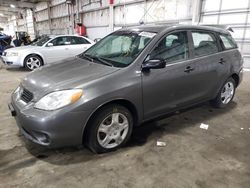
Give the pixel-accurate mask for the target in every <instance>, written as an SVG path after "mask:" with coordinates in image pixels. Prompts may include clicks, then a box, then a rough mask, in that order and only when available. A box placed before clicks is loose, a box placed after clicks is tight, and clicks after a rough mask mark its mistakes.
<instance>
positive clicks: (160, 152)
mask: <svg viewBox="0 0 250 188" xmlns="http://www.w3.org/2000/svg"><path fill="white" fill-rule="evenodd" d="M0 66H1V65H0ZM27 73H28V72H26V71H25V70H23V69H15V68H11V69H10V68H9V69H6V68H5V67H4V66H2V67H1V68H0V187H3V188H6V187H25V188H28V187H89V188H90V187H91V188H93V187H107V188H112V187H119V188H120V187H157V188H160V187H167V188H183V187H184V188H191V187H192V188H195V187H200V188H238V187H240V188H249V187H250V72H245V77H244V81H243V83H242V84H241V86H240V87H239V88H238V91H237V94H236V97H235V99H234V102H232V103H231V104H230V106H229V107H228V108H226V109H223V110H222V109H213V108H212V107H210V105H209V104H202V105H200V106H198V107H195V108H192V109H189V110H187V111H185V112H181V113H180V114H176V115H174V116H171V117H169V118H166V119H162V120H160V121H154V122H150V123H147V124H145V125H143V126H142V127H140V128H137V129H136V130H135V133H134V135H133V136H132V139H131V141H130V142H129V143H128V144H127V146H126V147H124V148H122V149H120V150H118V151H116V152H113V153H108V154H102V155H95V154H92V153H91V152H90V151H88V150H87V149H85V148H83V147H81V148H80V147H72V148H63V149H58V150H49V149H46V148H43V147H39V146H37V145H35V144H32V143H30V142H29V141H27V140H26V139H24V137H23V136H22V135H20V133H19V131H18V128H17V126H16V123H15V120H14V119H13V118H12V117H11V116H10V113H9V111H8V108H7V102H8V100H9V97H10V93H11V92H12V91H13V90H14V89H15V88H16V86H17V85H18V83H19V81H20V79H21V78H23V77H24V76H25V75H26V74H27ZM201 123H205V124H208V125H209V128H208V130H204V129H200V124H201ZM157 140H160V141H164V142H166V144H167V145H166V146H165V147H157V146H156V141H157Z"/></svg>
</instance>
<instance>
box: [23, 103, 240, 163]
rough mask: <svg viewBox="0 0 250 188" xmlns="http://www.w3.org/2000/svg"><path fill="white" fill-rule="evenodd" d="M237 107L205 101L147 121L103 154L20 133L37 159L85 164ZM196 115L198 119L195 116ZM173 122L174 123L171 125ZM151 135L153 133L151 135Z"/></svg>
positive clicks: (49, 161)
mask: <svg viewBox="0 0 250 188" xmlns="http://www.w3.org/2000/svg"><path fill="white" fill-rule="evenodd" d="M236 106H237V103H235V102H232V103H230V104H229V105H228V106H227V108H225V109H214V108H213V107H211V106H210V105H209V104H208V103H205V104H200V105H198V106H195V107H192V108H189V109H185V110H182V111H180V112H178V113H174V114H169V115H167V116H165V117H161V118H159V119H157V120H154V121H150V122H147V123H144V124H143V125H142V126H139V127H136V128H135V129H134V131H133V134H132V136H131V139H130V140H129V142H128V143H127V144H126V146H124V147H123V148H121V149H119V150H118V151H115V152H111V153H107V154H101V155H97V154H93V153H92V152H91V151H89V150H88V149H87V148H84V147H83V146H80V147H66V148H61V149H48V148H44V147H41V146H38V145H36V144H33V143H31V142H29V141H27V140H26V139H25V138H24V137H23V136H21V139H22V141H23V142H24V143H25V147H26V148H27V151H28V152H29V153H30V154H31V155H33V156H34V157H35V159H36V160H43V161H45V162H48V163H51V164H55V165H68V164H75V163H83V162H87V161H90V160H96V159H100V158H104V157H108V156H110V155H117V154H119V153H121V152H122V153H126V151H127V150H129V149H131V148H133V147H140V146H143V145H144V144H145V143H147V142H148V141H150V140H149V139H156V138H155V137H157V138H158V136H159V137H162V136H165V135H168V134H178V132H179V131H181V130H182V129H185V128H188V127H193V126H196V125H197V123H198V124H199V123H201V121H202V122H206V121H208V120H209V119H211V118H214V117H216V116H220V115H222V114H225V113H229V112H230V111H232V110H233V109H234V108H236ZM194 116H195V118H193V117H194ZM171 124H175V125H174V126H172V125H171ZM176 124H177V125H176ZM152 134H153V136H152V137H151V135H152Z"/></svg>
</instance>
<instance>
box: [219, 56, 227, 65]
mask: <svg viewBox="0 0 250 188" xmlns="http://www.w3.org/2000/svg"><path fill="white" fill-rule="evenodd" d="M225 62H226V61H225V60H224V59H223V58H220V61H219V62H218V63H220V64H222V65H223V64H224V63H225Z"/></svg>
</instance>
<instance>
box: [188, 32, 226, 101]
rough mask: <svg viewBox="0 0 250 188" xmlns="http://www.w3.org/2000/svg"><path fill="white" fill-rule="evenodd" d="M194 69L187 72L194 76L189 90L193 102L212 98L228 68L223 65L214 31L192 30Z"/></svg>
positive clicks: (191, 76)
mask: <svg viewBox="0 0 250 188" xmlns="http://www.w3.org/2000/svg"><path fill="white" fill-rule="evenodd" d="M189 34H190V37H189V39H190V40H191V41H190V42H191V52H192V53H191V58H192V61H191V64H190V67H191V68H192V71H190V72H187V73H186V74H187V75H189V77H190V78H192V82H193V85H192V87H190V88H189V90H188V91H187V93H188V95H189V96H190V99H189V101H190V102H191V103H194V102H199V101H203V100H207V99H211V98H212V97H214V95H215V94H216V92H217V88H218V87H220V84H221V79H222V75H223V74H225V72H226V71H227V70H225V69H224V67H223V63H224V62H223V59H222V56H221V54H220V51H221V48H220V46H219V42H218V40H217V36H216V34H215V33H213V32H209V31H202V30H193V31H190V33H189Z"/></svg>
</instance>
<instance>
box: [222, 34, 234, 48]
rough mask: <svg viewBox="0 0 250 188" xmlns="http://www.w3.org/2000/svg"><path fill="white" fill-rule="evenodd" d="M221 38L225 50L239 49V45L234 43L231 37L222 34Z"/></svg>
mask: <svg viewBox="0 0 250 188" xmlns="http://www.w3.org/2000/svg"><path fill="white" fill-rule="evenodd" d="M219 36H220V39H221V42H222V46H223V47H224V49H225V50H229V49H233V48H237V44H236V43H235V42H234V40H233V38H232V36H231V35H222V34H220V35H219Z"/></svg>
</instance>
